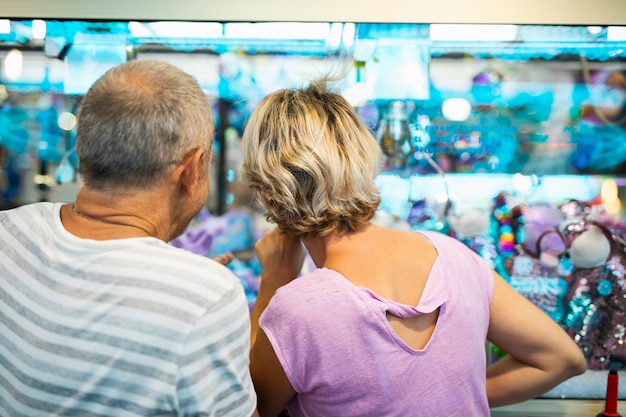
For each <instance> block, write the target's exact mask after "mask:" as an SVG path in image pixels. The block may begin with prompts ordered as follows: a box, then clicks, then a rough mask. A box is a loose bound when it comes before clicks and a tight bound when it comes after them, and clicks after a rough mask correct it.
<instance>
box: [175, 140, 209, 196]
mask: <svg viewBox="0 0 626 417" xmlns="http://www.w3.org/2000/svg"><path fill="white" fill-rule="evenodd" d="M203 156H204V149H202V148H197V149H195V150H193V151H192V152H190V153H188V154H187V155H186V156H185V158H184V159H183V160H182V162H181V163H180V164H179V165H178V167H176V169H175V170H174V175H175V176H176V180H177V182H178V183H179V185H180V187H181V188H182V189H183V190H185V191H186V192H187V193H191V190H192V188H193V186H194V184H195V183H196V180H197V178H198V176H199V175H202V172H201V170H202V169H203V163H202V162H203V161H202V157H203Z"/></svg>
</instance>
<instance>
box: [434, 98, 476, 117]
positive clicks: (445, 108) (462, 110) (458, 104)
mask: <svg viewBox="0 0 626 417" xmlns="http://www.w3.org/2000/svg"><path fill="white" fill-rule="evenodd" d="M441 112H442V113H443V117H445V118H446V119H448V120H451V121H453V122H463V121H465V120H467V119H468V117H469V116H470V113H471V112H472V105H471V104H470V102H469V101H467V100H466V99H464V98H448V99H446V100H444V101H443V103H442V105H441Z"/></svg>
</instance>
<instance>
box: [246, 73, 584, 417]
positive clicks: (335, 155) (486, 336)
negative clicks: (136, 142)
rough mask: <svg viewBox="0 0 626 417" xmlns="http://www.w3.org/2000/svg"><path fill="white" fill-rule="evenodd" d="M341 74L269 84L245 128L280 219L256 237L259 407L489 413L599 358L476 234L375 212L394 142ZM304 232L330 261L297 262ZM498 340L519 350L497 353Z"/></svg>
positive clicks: (348, 412)
mask: <svg viewBox="0 0 626 417" xmlns="http://www.w3.org/2000/svg"><path fill="white" fill-rule="evenodd" d="M326 84H327V83H326V81H325V80H321V81H318V82H314V83H312V84H311V85H310V86H309V87H307V88H303V89H287V90H281V91H277V92H274V93H272V94H270V95H269V96H267V97H266V98H265V99H264V100H262V102H261V103H260V104H259V105H258V107H257V108H256V109H255V111H254V112H253V114H252V116H251V118H250V120H249V122H248V124H247V127H246V129H245V132H244V135H243V153H244V161H243V164H242V167H241V174H242V179H243V181H244V182H245V183H246V184H248V186H249V187H251V189H252V190H253V192H254V195H255V200H256V202H257V203H258V204H260V206H262V207H263V209H264V210H265V211H266V215H267V218H268V219H269V220H270V221H272V222H275V223H276V224H277V226H278V227H277V228H276V229H274V230H272V231H271V232H269V233H267V234H266V235H265V236H264V237H263V238H262V239H261V240H259V241H258V243H257V245H256V248H255V249H256V253H257V256H258V257H259V260H260V262H261V264H262V266H263V273H262V277H261V287H260V291H259V296H258V300H257V303H256V305H255V307H254V310H253V314H252V343H253V347H252V352H251V373H252V378H253V382H254V385H255V388H256V391H257V395H258V410H259V412H260V414H261V415H262V416H269V417H275V416H276V415H278V414H279V413H280V412H281V410H283V409H285V408H288V411H289V415H290V416H291V417H297V416H342V417H346V416H355V417H356V416H377V417H381V416H398V417H406V416H444V415H445V416H460V417H461V416H462V417H467V416H473V417H475V416H489V415H490V411H489V408H490V407H494V406H501V405H505V404H510V403H515V402H519V401H523V400H527V399H530V398H533V397H535V396H537V395H539V394H542V393H544V392H545V391H547V390H549V389H551V388H552V387H554V386H555V385H557V384H559V383H561V382H562V381H564V380H566V379H567V378H570V377H572V376H574V375H577V374H580V373H582V372H584V370H585V368H586V363H585V360H584V358H583V355H582V353H581V352H580V350H579V348H578V347H577V346H576V344H575V343H574V342H573V341H572V340H571V339H570V338H569V337H568V336H567V335H566V334H565V333H564V332H563V331H562V330H561V329H560V328H559V326H558V325H557V324H556V323H555V322H554V321H553V320H551V319H550V318H549V317H548V316H547V315H545V314H544V313H543V312H542V311H540V310H539V309H538V308H537V307H536V306H534V305H533V304H532V303H530V302H529V301H527V300H526V299H525V298H524V297H522V296H521V295H519V294H518V293H517V292H515V291H514V290H513V289H512V288H511V287H510V286H509V285H508V284H507V283H506V282H505V281H504V280H503V279H502V278H501V277H500V276H498V275H497V274H496V273H495V272H494V271H492V270H491V269H490V268H489V267H488V265H487V264H486V263H485V262H484V261H483V260H482V259H481V258H480V257H479V256H478V255H476V254H475V253H474V252H472V251H471V250H470V249H468V248H467V247H465V246H464V245H463V244H462V243H460V242H458V241H457V240H454V239H452V238H450V237H447V236H445V235H442V234H439V233H434V232H406V231H397V230H390V229H385V228H383V227H379V226H377V225H374V224H372V223H371V219H372V217H373V216H374V213H375V211H376V209H377V207H378V205H379V200H380V198H379V193H378V190H377V188H376V186H375V184H374V178H375V176H376V175H377V173H378V169H379V167H380V166H381V152H380V149H379V146H378V144H377V142H376V141H375V139H374V138H373V136H372V134H371V133H370V131H369V130H368V128H367V127H366V126H365V125H364V124H363V123H362V121H361V120H360V119H359V117H358V115H357V114H356V112H355V111H354V109H353V108H352V107H351V106H350V104H349V103H348V102H347V101H346V100H345V99H344V98H343V97H341V96H340V95H338V94H335V93H333V92H331V91H329V89H328V88H327V87H326ZM302 244H304V247H306V250H307V251H308V253H309V254H310V256H311V258H312V259H313V261H314V262H315V265H316V266H317V269H315V270H314V271H313V272H311V273H307V274H305V275H303V276H301V277H298V278H297V276H298V274H299V272H300V270H301V266H302V262H303V259H304V248H303V246H302ZM296 278H297V279H296ZM485 340H490V341H491V342H493V343H495V344H496V345H497V346H499V347H500V348H502V349H503V350H504V351H506V352H507V353H508V355H507V356H505V357H504V358H502V359H500V360H499V361H497V362H496V363H495V364H493V365H491V366H489V367H487V364H486V358H485V356H486V355H485Z"/></svg>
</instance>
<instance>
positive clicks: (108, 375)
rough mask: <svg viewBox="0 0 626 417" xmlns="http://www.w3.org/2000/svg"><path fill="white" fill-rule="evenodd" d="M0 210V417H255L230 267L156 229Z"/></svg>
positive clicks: (25, 209) (240, 298)
mask: <svg viewBox="0 0 626 417" xmlns="http://www.w3.org/2000/svg"><path fill="white" fill-rule="evenodd" d="M60 208H61V204H60V203H36V204H31V205H27V206H22V207H18V208H16V209H13V210H7V211H0V416H2V417H5V416H6V417H8V416H10V417H38V416H81V417H101V416H102V417H103V416H116V417H137V416H157V415H158V416H246V417H248V416H250V415H251V414H252V412H253V411H254V409H255V406H256V395H255V393H254V389H253V386H252V381H251V378H250V375H249V372H248V365H249V362H248V353H249V348H250V346H249V344H250V341H249V340H250V333H249V332H250V318H249V313H248V306H247V303H246V298H245V294H244V291H243V287H242V286H241V283H240V281H239V280H238V279H237V277H236V276H235V275H233V274H232V273H231V272H230V271H229V270H228V269H227V268H226V267H224V266H222V265H220V264H218V263H216V262H214V261H212V260H210V259H208V258H205V257H202V256H198V255H194V254H192V253H189V252H187V251H184V250H182V249H178V248H175V247H173V246H171V245H168V244H166V243H165V242H162V241H160V240H158V239H156V238H151V237H150V238H131V239H118V240H109V241H96V240H90V239H81V238H78V237H76V236H74V235H72V234H70V233H69V232H67V231H66V230H65V229H64V228H63V225H62V223H61V220H60V214H59V213H60Z"/></svg>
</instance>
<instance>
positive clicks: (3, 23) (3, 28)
mask: <svg viewBox="0 0 626 417" xmlns="http://www.w3.org/2000/svg"><path fill="white" fill-rule="evenodd" d="M9 33H11V21H10V20H9V19H0V35H8V34H9Z"/></svg>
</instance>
